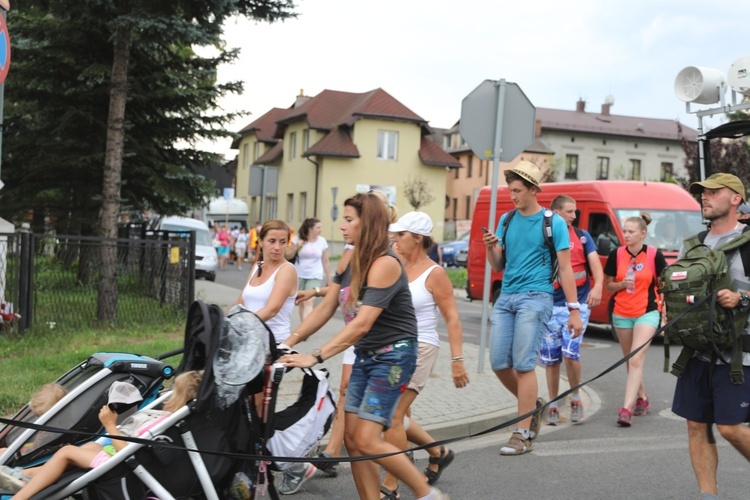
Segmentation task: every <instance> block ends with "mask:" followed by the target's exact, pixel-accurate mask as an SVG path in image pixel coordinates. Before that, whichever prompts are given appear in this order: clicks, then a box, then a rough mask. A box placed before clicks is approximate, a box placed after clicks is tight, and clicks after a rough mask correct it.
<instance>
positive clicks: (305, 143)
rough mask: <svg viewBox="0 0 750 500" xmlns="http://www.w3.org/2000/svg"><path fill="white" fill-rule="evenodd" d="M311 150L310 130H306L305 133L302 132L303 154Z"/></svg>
mask: <svg viewBox="0 0 750 500" xmlns="http://www.w3.org/2000/svg"><path fill="white" fill-rule="evenodd" d="M308 149H310V129H309V128H306V129H305V131H304V132H302V152H303V153H304V152H305V151H307V150H308Z"/></svg>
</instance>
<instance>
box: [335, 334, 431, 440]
mask: <svg viewBox="0 0 750 500" xmlns="http://www.w3.org/2000/svg"><path fill="white" fill-rule="evenodd" d="M355 352H356V354H357V359H356V360H355V361H354V365H353V366H352V375H351V377H350V378H349V386H348V387H347V389H346V403H345V404H344V411H345V412H347V413H356V414H357V416H359V418H362V419H365V420H371V421H373V422H377V423H379V424H382V425H383V427H385V428H386V429H388V428H389V427H390V426H391V418H392V417H393V412H394V411H395V410H396V405H398V401H399V399H401V394H403V393H404V392H405V391H406V388H407V387H408V386H409V381H410V380H411V376H412V374H413V373H414V368H415V367H416V365H417V341H416V339H405V340H399V341H396V342H394V343H393V344H389V345H387V346H384V347H381V348H379V349H377V350H375V351H369V350H364V349H356V350H355Z"/></svg>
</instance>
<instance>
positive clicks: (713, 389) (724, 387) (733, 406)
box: [672, 358, 750, 425]
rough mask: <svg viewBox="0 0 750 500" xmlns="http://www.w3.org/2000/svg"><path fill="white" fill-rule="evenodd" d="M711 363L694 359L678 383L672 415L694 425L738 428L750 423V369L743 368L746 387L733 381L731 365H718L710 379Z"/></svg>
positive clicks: (686, 366) (687, 365) (689, 362)
mask: <svg viewBox="0 0 750 500" xmlns="http://www.w3.org/2000/svg"><path fill="white" fill-rule="evenodd" d="M710 368H711V363H708V362H706V361H701V360H700V359H697V358H690V360H689V361H688V362H687V364H686V365H685V370H683V372H682V375H680V376H679V378H678V379H677V385H676V386H675V389H674V399H673V401H672V411H673V412H674V413H675V414H677V415H679V416H681V417H682V418H685V419H687V420H692V421H693V422H702V423H708V422H709V421H711V420H713V422H715V423H717V424H719V425H736V424H741V423H743V422H750V404H748V403H749V401H748V400H749V399H750V396H749V395H750V366H743V367H742V370H743V371H744V374H745V383H744V384H741V385H739V384H733V383H732V382H731V381H730V380H729V368H730V366H729V365H721V364H717V365H715V366H714V367H713V370H714V371H713V374H711V375H710V377H711V380H710V383H709V369H710Z"/></svg>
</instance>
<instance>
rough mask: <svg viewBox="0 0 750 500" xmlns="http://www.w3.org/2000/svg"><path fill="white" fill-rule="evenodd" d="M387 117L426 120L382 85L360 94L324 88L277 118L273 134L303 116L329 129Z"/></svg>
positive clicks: (422, 122) (315, 125)
mask: <svg viewBox="0 0 750 500" xmlns="http://www.w3.org/2000/svg"><path fill="white" fill-rule="evenodd" d="M365 116H366V117H368V118H389V119H392V120H401V121H408V122H414V123H417V124H419V125H426V124H427V122H426V121H425V120H424V119H423V118H422V117H420V116H419V115H417V114H416V113H414V112H413V111H411V110H410V109H409V108H407V107H406V106H404V105H403V104H401V103H400V102H398V101H397V100H396V99H395V98H393V97H392V96H391V95H390V94H388V93H387V92H386V91H384V90H383V89H375V90H371V91H370V92H365V93H363V94H354V93H351V92H339V91H337V90H324V91H323V92H321V93H320V94H318V95H316V96H315V97H313V98H312V99H310V100H308V101H307V102H305V103H304V104H302V105H301V106H300V107H298V108H294V109H291V110H288V113H287V114H286V115H285V116H284V117H283V118H280V119H278V121H277V124H278V125H279V127H278V128H277V129H276V133H275V137H283V135H284V126H285V125H286V124H288V123H291V122H294V121H297V120H301V119H306V120H307V124H308V125H309V126H310V128H314V129H318V130H332V129H333V128H335V127H337V126H339V125H344V124H346V125H352V124H354V122H355V121H357V120H358V119H359V118H360V117H365Z"/></svg>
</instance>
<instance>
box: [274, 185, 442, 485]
mask: <svg viewBox="0 0 750 500" xmlns="http://www.w3.org/2000/svg"><path fill="white" fill-rule="evenodd" d="M389 222H390V221H389V217H388V213H387V211H386V208H385V206H384V205H383V203H382V202H381V201H380V200H379V199H378V198H377V196H375V195H373V194H370V193H360V194H357V195H355V196H353V197H351V198H349V199H347V200H346V202H345V203H344V222H343V224H342V230H343V233H344V238H345V239H346V241H347V243H349V244H353V245H354V253H353V254H352V261H351V265H352V267H351V271H352V273H351V274H352V275H351V287H350V292H349V297H348V299H347V300H348V301H349V302H351V303H352V306H353V307H356V306H357V304H359V307H358V312H357V316H356V318H354V319H353V320H352V321H351V322H349V323H348V324H347V325H346V327H345V328H344V329H343V330H342V331H341V332H340V333H339V334H338V335H336V336H335V337H334V338H333V339H331V340H330V341H329V342H327V343H326V344H324V345H323V346H322V347H321V348H320V349H319V350H315V351H313V353H312V354H309V355H304V354H287V355H285V356H282V357H281V358H280V359H279V361H280V362H282V363H286V364H287V365H288V366H295V367H312V366H314V365H315V364H317V363H322V362H323V361H324V360H325V359H327V358H330V357H332V356H334V355H336V354H338V353H340V352H342V351H344V350H345V349H346V348H347V347H348V346H350V345H355V348H356V354H357V357H356V361H355V363H354V367H353V370H352V375H351V379H350V381H349V388H348V390H347V394H346V404H345V406H344V411H345V412H346V416H345V421H346V425H345V443H346V447H347V450H348V452H349V455H350V456H351V457H359V456H367V455H380V454H388V453H394V452H397V451H399V450H398V448H396V447H395V446H393V445H391V444H389V443H387V442H386V441H385V440H384V439H383V436H382V432H383V430H384V429H387V428H389V427H390V425H391V418H392V415H393V411H394V410H395V408H396V405H397V403H398V401H399V398H400V397H401V393H402V392H403V391H404V390H405V389H406V386H407V385H408V383H409V380H410V379H411V376H412V373H413V372H414V368H415V365H416V358H417V342H416V330H417V325H416V317H415V313H414V307H413V305H412V303H411V298H410V294H409V283H408V279H407V276H406V273H405V271H404V268H403V266H402V265H401V263H400V261H399V260H398V258H397V257H396V255H395V254H394V253H393V252H392V251H391V250H390V249H389V240H388V224H389ZM377 465H381V466H382V467H383V468H385V469H386V470H387V471H389V472H391V473H392V474H394V475H395V476H396V477H397V478H398V479H400V480H401V481H402V482H403V483H405V484H406V485H408V486H409V488H411V489H412V491H413V492H414V496H415V498H417V500H442V499H444V498H447V496H446V495H443V494H442V493H441V492H440V491H439V490H437V489H436V488H431V487H430V486H429V485H428V484H427V482H426V481H425V477H424V475H423V474H422V473H421V472H420V471H419V470H417V468H416V467H415V466H414V464H412V463H411V462H410V461H409V459H408V458H407V457H406V456H405V455H404V454H396V455H392V456H389V457H385V458H379V459H375V460H364V461H354V462H352V472H353V475H354V481H355V483H356V486H357V491H358V492H359V496H360V498H363V499H377V498H379V495H380V473H379V471H378V468H377Z"/></svg>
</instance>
